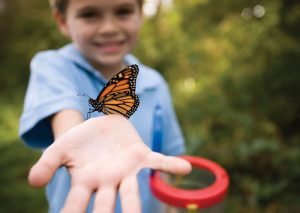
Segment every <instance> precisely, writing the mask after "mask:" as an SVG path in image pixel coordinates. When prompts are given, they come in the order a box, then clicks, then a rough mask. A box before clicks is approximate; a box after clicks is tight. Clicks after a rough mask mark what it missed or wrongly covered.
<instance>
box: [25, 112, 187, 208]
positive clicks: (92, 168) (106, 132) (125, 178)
mask: <svg viewBox="0 0 300 213" xmlns="http://www.w3.org/2000/svg"><path fill="white" fill-rule="evenodd" d="M66 113H70V114H61V115H58V116H61V117H56V118H55V117H54V118H53V124H54V125H53V129H54V131H55V135H57V136H59V137H57V139H56V141H55V142H54V143H53V144H52V145H51V146H49V147H48V148H47V149H46V150H45V152H44V153H43V155H42V156H41V158H40V159H39V161H38V162H37V163H36V164H35V165H34V166H33V167H32V169H31V171H30V174H29V182H30V184H31V185H33V186H36V187H40V186H44V185H45V184H47V183H48V182H49V181H50V180H51V177H52V176H53V175H54V173H55V171H56V170H57V169H58V168H59V167H60V166H62V165H65V166H66V167H67V168H68V169H69V172H70V174H71V176H72V180H71V189H70V192H69V195H68V198H67V200H66V202H65V206H64V209H63V210H62V212H85V209H86V208H87V205H88V202H89V199H90V197H91V195H92V193H93V192H95V191H97V195H96V198H95V204H94V212H113V209H114V205H115V200H116V194H117V190H118V189H119V192H120V197H121V202H122V209H123V212H124V213H130V212H140V211H141V208H140V200H139V191H138V184H137V177H136V176H137V173H138V172H139V171H140V170H141V169H142V168H145V167H147V168H152V169H157V170H162V171H166V172H171V173H176V174H186V173H188V172H189V171H190V170H191V166H190V164H189V163H187V162H186V161H184V160H182V159H180V158H176V157H167V156H164V155H162V154H159V153H155V152H152V151H151V150H150V149H149V148H148V147H147V146H146V145H145V144H144V143H143V141H142V139H141V138H140V136H139V135H138V133H137V132H136V130H135V128H134V127H133V126H132V125H131V123H130V122H129V121H128V120H127V119H125V118H124V117H122V116H120V115H107V116H102V117H98V118H92V119H89V120H87V121H84V122H82V121H83V119H82V117H81V115H80V114H79V113H78V114H77V116H78V117H77V116H76V113H77V112H75V111H68V112H66ZM73 113H75V114H73ZM67 115H68V116H67ZM70 115H73V117H71V118H69V119H72V122H70V123H71V124H70V123H69V124H68V122H58V123H56V124H55V119H59V120H60V119H66V117H69V116H70ZM81 119H82V120H81ZM56 121H58V120H56ZM60 121H61V120H60ZM64 121H66V120H64ZM69 121H70V120H69ZM61 123H66V125H63V126H60V125H61ZM72 124H74V125H72ZM56 128H57V129H56Z"/></svg>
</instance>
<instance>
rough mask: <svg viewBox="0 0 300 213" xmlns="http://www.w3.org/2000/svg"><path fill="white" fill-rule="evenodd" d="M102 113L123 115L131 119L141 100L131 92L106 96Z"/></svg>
mask: <svg viewBox="0 0 300 213" xmlns="http://www.w3.org/2000/svg"><path fill="white" fill-rule="evenodd" d="M102 103H103V108H102V112H103V113H104V114H121V115H123V116H124V117H126V118H129V117H130V116H131V115H132V114H133V113H134V112H135V111H136V109H137V108H138V106H139V98H138V96H137V95H136V94H133V93H130V92H123V93H114V94H111V95H109V96H105V97H104V100H103V102H102Z"/></svg>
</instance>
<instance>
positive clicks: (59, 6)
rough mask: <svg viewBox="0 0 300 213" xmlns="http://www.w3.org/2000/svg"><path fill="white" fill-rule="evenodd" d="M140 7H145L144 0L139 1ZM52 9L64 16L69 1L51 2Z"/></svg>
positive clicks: (56, 0) (55, 0)
mask: <svg viewBox="0 0 300 213" xmlns="http://www.w3.org/2000/svg"><path fill="white" fill-rule="evenodd" d="M137 2H138V4H139V6H140V7H142V5H143V0H137ZM49 3H50V6H51V9H52V10H53V11H57V12H59V13H62V14H64V13H65V12H66V10H67V7H68V4H69V0H49Z"/></svg>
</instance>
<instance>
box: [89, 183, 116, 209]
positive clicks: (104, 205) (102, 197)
mask: <svg viewBox="0 0 300 213" xmlns="http://www.w3.org/2000/svg"><path fill="white" fill-rule="evenodd" d="M116 193H117V192H116V190H115V189H114V188H113V187H110V186H105V187H101V188H100V189H99V190H98V192H97V193H96V197H95V202H94V210H93V213H112V212H113V211H114V208H115V202H116V196H117V195H116Z"/></svg>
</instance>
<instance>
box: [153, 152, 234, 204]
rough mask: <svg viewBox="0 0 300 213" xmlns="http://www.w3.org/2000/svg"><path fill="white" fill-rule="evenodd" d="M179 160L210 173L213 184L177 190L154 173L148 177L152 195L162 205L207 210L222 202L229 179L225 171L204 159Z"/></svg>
mask: <svg viewBox="0 0 300 213" xmlns="http://www.w3.org/2000/svg"><path fill="white" fill-rule="evenodd" d="M181 158H183V159H185V160H187V161H189V162H190V163H191V164H192V166H193V167H196V168H199V169H204V170H208V171H209V172H211V173H212V174H213V175H214V176H215V182H214V183H212V184H211V185H209V186H208V187H206V188H203V189H196V190H185V189H179V188H175V187H173V186H171V185H169V184H167V183H166V182H164V181H163V180H162V179H161V178H160V172H158V171H155V172H154V173H153V175H152V176H151V177H150V187H151V189H152V192H153V194H154V195H155V196H156V197H157V198H158V199H160V200H161V201H163V202H164V203H167V204H169V205H171V206H175V207H180V208H187V207H188V206H189V205H197V207H198V208H208V207H211V206H214V205H216V204H218V203H220V202H221V201H223V200H224V198H225V197H226V195H227V190H228V186H229V177H228V174H227V172H226V171H225V169H223V168H222V167H221V166H220V165H218V164H216V163H214V162H213V161H211V160H208V159H205V158H201V157H193V156H181Z"/></svg>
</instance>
